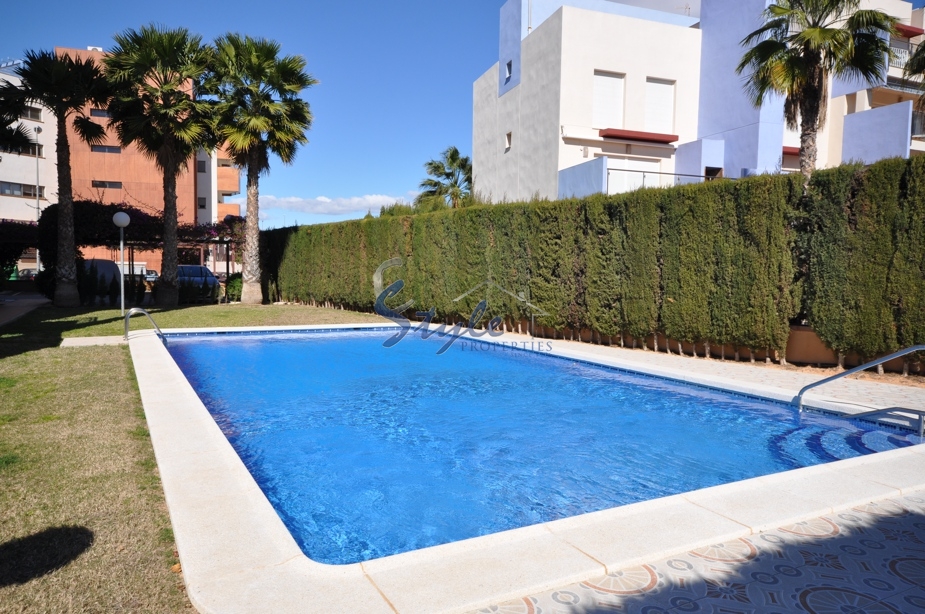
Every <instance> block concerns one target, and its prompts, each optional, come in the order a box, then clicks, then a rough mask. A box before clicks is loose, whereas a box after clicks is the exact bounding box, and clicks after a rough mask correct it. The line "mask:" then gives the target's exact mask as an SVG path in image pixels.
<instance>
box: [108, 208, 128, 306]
mask: <svg viewBox="0 0 925 614" xmlns="http://www.w3.org/2000/svg"><path fill="white" fill-rule="evenodd" d="M131 221H132V220H131V219H130V218H129V216H128V213H126V212H125V211H119V212H118V213H116V214H115V215H114V216H112V223H113V224H115V225H116V226H118V227H119V296H120V299H121V300H120V302H119V305H120V308H121V313H122V315H123V316H125V227H126V226H128V223H129V222H131Z"/></svg>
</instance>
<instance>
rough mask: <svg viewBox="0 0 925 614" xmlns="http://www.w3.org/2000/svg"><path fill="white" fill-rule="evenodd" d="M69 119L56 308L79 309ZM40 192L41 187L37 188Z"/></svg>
mask: <svg viewBox="0 0 925 614" xmlns="http://www.w3.org/2000/svg"><path fill="white" fill-rule="evenodd" d="M66 120H67V118H66V117H61V118H59V119H58V134H57V135H56V137H55V138H56V145H57V147H56V149H57V150H58V256H57V261H56V262H55V306H56V307H79V306H80V295H79V294H78V292H77V247H76V246H75V245H74V195H73V187H72V183H71V148H70V146H69V144H68V141H67V121H66ZM35 189H36V190H38V189H39V186H35Z"/></svg>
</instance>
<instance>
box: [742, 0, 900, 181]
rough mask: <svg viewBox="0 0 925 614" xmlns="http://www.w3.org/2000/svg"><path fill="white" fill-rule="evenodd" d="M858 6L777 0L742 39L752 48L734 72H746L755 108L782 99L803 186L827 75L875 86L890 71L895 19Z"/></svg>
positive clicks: (848, 1)
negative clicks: (796, 142)
mask: <svg viewBox="0 0 925 614" xmlns="http://www.w3.org/2000/svg"><path fill="white" fill-rule="evenodd" d="M859 6H860V0H778V1H777V3H776V4H771V5H770V6H768V8H767V9H766V10H765V11H764V13H763V17H764V20H765V23H764V25H763V26H761V27H760V28H758V29H757V30H755V31H754V32H752V33H751V34H749V35H748V36H746V37H745V39H744V40H743V41H742V45H743V46H744V47H749V49H748V51H746V53H745V55H744V56H742V60H741V62H740V63H739V66H738V67H737V68H736V72H737V73H739V74H742V73H743V72H745V71H748V73H749V75H748V81H747V83H746V86H745V87H746V92H747V93H748V96H749V97H750V98H751V100H752V102H753V103H754V105H755V106H756V107H760V106H761V105H762V104H763V103H764V101H765V98H766V97H767V96H768V95H770V94H781V95H783V96H785V100H784V118H785V119H786V121H787V126H788V127H790V128H791V129H792V130H796V129H797V128H799V130H800V171H801V172H802V173H803V183H804V189H805V186H806V185H808V184H809V178H810V176H811V175H812V173H813V171H814V170H815V168H816V135H817V134H818V132H819V130H821V129H822V128H823V127H824V126H825V114H826V106H827V103H828V99H829V78H830V77H832V76H838V77H845V78H849V79H863V80H864V81H866V82H867V83H869V84H870V85H875V84H876V83H877V81H878V80H881V79H882V78H883V75H884V73H885V71H886V70H887V59H888V58H889V54H890V42H889V34H890V33H891V32H892V31H893V27H894V26H895V24H896V19H895V18H894V17H890V16H889V15H887V14H886V13H884V12H883V11H876V10H859V8H858V7H859Z"/></svg>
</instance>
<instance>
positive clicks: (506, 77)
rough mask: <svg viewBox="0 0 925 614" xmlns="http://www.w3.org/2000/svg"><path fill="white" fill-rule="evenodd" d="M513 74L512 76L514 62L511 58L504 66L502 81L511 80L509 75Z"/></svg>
mask: <svg viewBox="0 0 925 614" xmlns="http://www.w3.org/2000/svg"><path fill="white" fill-rule="evenodd" d="M513 76H514V62H513V60H512V61H509V62H508V63H507V64H506V65H505V66H504V82H505V83H507V82H508V81H510V80H511V77H513Z"/></svg>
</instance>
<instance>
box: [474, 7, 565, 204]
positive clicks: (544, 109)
mask: <svg viewBox="0 0 925 614" xmlns="http://www.w3.org/2000/svg"><path fill="white" fill-rule="evenodd" d="M561 28H562V22H561V13H557V14H555V15H553V16H552V17H551V18H550V19H548V20H546V21H545V22H544V23H543V25H542V26H540V27H539V28H537V29H536V30H534V31H533V32H532V33H531V35H530V36H529V37H527V38H526V39H525V40H524V41H523V42H522V50H521V70H520V84H519V85H517V86H516V87H514V88H512V89H510V90H509V91H508V92H507V93H505V94H504V95H503V96H501V97H500V98H499V96H498V81H497V74H498V73H497V71H498V65H495V66H494V67H492V68H491V69H489V70H488V72H486V73H485V74H484V75H482V77H480V78H479V80H478V81H476V82H475V85H474V86H473V131H472V159H473V169H472V170H473V181H474V183H475V189H476V191H477V192H478V193H479V194H481V195H482V196H483V197H485V198H488V199H490V200H491V201H492V202H502V201H515V200H528V199H530V198H532V197H534V196H537V195H538V196H540V197H541V198H551V199H554V198H556V197H557V196H558V185H557V184H558V177H557V173H558V170H559V167H558V165H557V158H556V156H557V142H558V139H559V123H558V118H559V87H560V85H559V83H560V74H561V69H560V67H561V57H562V51H561V40H562V37H561ZM509 132H510V133H511V135H512V146H511V148H510V150H508V151H505V135H506V134H507V133H509Z"/></svg>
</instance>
